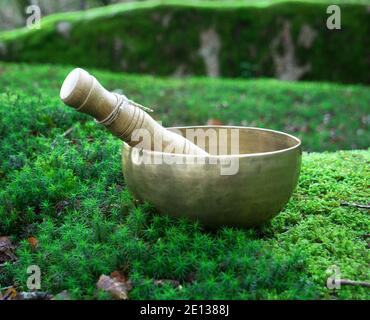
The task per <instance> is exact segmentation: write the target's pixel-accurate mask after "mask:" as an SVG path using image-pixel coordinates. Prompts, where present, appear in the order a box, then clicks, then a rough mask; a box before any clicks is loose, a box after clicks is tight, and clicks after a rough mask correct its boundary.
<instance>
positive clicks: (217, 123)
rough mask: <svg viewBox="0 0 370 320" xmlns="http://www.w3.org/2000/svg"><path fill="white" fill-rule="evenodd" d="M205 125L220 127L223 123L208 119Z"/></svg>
mask: <svg viewBox="0 0 370 320" xmlns="http://www.w3.org/2000/svg"><path fill="white" fill-rule="evenodd" d="M207 125H208V126H222V125H223V123H222V121H221V120H219V119H216V118H211V119H208V121H207Z"/></svg>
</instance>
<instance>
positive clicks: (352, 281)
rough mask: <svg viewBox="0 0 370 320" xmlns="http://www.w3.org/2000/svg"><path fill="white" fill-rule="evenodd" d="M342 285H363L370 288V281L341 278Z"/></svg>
mask: <svg viewBox="0 0 370 320" xmlns="http://www.w3.org/2000/svg"><path fill="white" fill-rule="evenodd" d="M340 285H342V286H361V287H366V288H370V282H366V281H354V280H349V279H341V280H340Z"/></svg>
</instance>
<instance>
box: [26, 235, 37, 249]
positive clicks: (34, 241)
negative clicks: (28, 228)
mask: <svg viewBox="0 0 370 320" xmlns="http://www.w3.org/2000/svg"><path fill="white" fill-rule="evenodd" d="M28 243H29V244H30V246H31V247H32V249H36V248H37V247H38V245H39V240H37V238H35V237H32V236H31V237H29V238H28Z"/></svg>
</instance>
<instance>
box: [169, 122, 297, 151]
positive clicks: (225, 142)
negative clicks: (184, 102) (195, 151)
mask: <svg viewBox="0 0 370 320" xmlns="http://www.w3.org/2000/svg"><path fill="white" fill-rule="evenodd" d="M168 129H169V130H171V131H174V132H176V133H179V134H181V135H183V136H184V137H186V138H188V139H189V140H191V141H193V142H194V143H195V144H196V145H198V146H199V147H201V148H203V149H204V150H206V151H207V152H208V153H210V154H211V155H235V154H240V155H242V154H256V153H268V152H276V151H283V150H287V149H290V148H294V147H297V146H299V145H300V143H301V142H300V140H299V139H298V138H296V137H294V136H291V135H289V134H287V133H284V132H280V131H274V130H269V129H260V128H251V127H236V126H195V127H173V128H168Z"/></svg>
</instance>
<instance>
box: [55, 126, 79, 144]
mask: <svg viewBox="0 0 370 320" xmlns="http://www.w3.org/2000/svg"><path fill="white" fill-rule="evenodd" d="M73 129H74V127H70V128H69V129H68V130H66V131H65V132H63V134H61V135H60V136H61V137H63V138H65V137H66V136H68V135H69V134H71V132H72V131H73ZM57 139H58V137H56V138H55V139H54V140H53V142H52V143H51V148H52V149H54V147H55V144H56V142H57Z"/></svg>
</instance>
